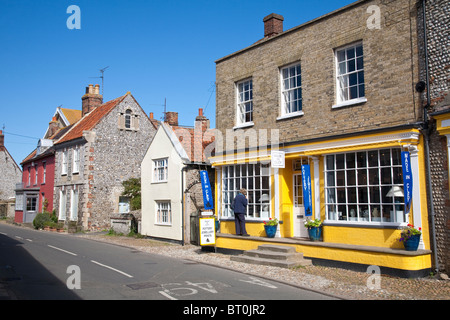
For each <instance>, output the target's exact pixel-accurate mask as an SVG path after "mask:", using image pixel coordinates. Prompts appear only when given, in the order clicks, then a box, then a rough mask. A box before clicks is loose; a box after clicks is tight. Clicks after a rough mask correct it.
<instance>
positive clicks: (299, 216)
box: [293, 173, 308, 238]
mask: <svg viewBox="0 0 450 320" xmlns="http://www.w3.org/2000/svg"><path fill="white" fill-rule="evenodd" d="M293 178H294V179H293V184H294V188H293V199H294V237H302V238H303V237H305V238H306V237H308V229H306V228H305V220H306V217H305V206H304V205H303V188H302V175H301V174H300V173H299V174H294V177H293Z"/></svg>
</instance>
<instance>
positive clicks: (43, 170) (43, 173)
mask: <svg viewBox="0 0 450 320" xmlns="http://www.w3.org/2000/svg"><path fill="white" fill-rule="evenodd" d="M46 181H47V162H46V161H43V162H42V184H45V183H46Z"/></svg>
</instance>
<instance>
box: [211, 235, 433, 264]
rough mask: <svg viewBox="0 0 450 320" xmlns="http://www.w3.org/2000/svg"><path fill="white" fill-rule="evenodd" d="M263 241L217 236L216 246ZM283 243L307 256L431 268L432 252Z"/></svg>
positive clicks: (247, 247) (244, 245) (252, 245)
mask: <svg viewBox="0 0 450 320" xmlns="http://www.w3.org/2000/svg"><path fill="white" fill-rule="evenodd" d="M261 244H262V243H261V241H257V240H247V239H246V240H245V241H242V239H239V238H237V239H235V238H220V237H219V238H217V240H216V246H217V247H218V248H228V249H230V248H231V249H234V250H242V251H246V250H254V249H257V248H258V246H259V245H261ZM264 244H275V245H280V243H278V242H271V241H270V240H268V241H264ZM282 245H285V246H290V247H294V248H295V249H296V251H297V252H302V253H303V255H304V256H305V257H307V258H318V259H325V260H331V261H342V262H348V263H357V264H363V265H376V266H380V267H388V268H394V269H400V270H410V271H416V270H424V269H429V268H431V266H432V265H431V254H425V255H402V254H393V253H384V252H373V251H364V250H353V249H344V248H337V247H326V246H320V245H319V246H315V245H302V244H285V243H283V244H282Z"/></svg>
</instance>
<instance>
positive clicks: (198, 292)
mask: <svg viewBox="0 0 450 320" xmlns="http://www.w3.org/2000/svg"><path fill="white" fill-rule="evenodd" d="M0 282H3V284H4V286H5V285H6V288H7V289H8V290H10V292H12V293H13V297H15V298H16V299H18V300H33V299H40V300H46V299H51V300H54V299H63V300H77V299H83V300H94V299H96V300H129V299H133V300H135V299H139V300H140V299H144V300H191V301H212V300H228V301H246V300H256V301H261V300H263V301H264V300H310V299H312V300H325V299H326V300H329V299H335V298H333V297H330V296H328V295H325V294H320V293H317V292H314V291H309V290H305V289H300V288H297V287H293V286H289V285H286V284H280V283H278V282H275V281H270V280H267V279H262V278H258V277H256V276H251V275H248V274H242V273H239V272H234V271H230V270H225V269H222V268H217V267H214V266H209V265H204V264H200V263H196V262H193V261H187V260H182V259H174V258H170V257H163V256H161V255H154V254H150V253H145V252H141V251H137V250H133V249H130V248H126V247H121V246H117V245H112V244H108V243H101V242H96V241H92V240H88V239H83V238H80V237H75V236H72V235H69V234H57V233H52V232H45V231H36V230H32V229H28V228H20V227H17V226H13V225H7V224H0ZM0 289H1V286H0ZM0 292H2V291H1V290H0ZM189 307H190V308H191V309H190V311H189V310H187V311H189V312H195V310H196V309H195V307H192V306H189ZM192 308H194V309H192ZM205 310H206V309H205ZM197 311H198V310H197ZM216 311H217V310H216Z"/></svg>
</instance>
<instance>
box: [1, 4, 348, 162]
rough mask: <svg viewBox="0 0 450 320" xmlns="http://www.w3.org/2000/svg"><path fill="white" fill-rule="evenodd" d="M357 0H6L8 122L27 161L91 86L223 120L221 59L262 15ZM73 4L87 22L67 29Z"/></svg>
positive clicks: (257, 35) (297, 14)
mask: <svg viewBox="0 0 450 320" xmlns="http://www.w3.org/2000/svg"><path fill="white" fill-rule="evenodd" d="M352 2H354V1H353V0H323V1H306V0H284V1H279V0H220V1H219V0H185V1H179V0H165V1H163V0H161V1H153V0H132V1H131V0H129V1H126V0H70V1H65V0H39V1H36V0H0V43H1V48H0V67H1V71H0V93H1V96H2V99H1V102H0V110H1V112H0V130H1V129H2V127H3V126H5V129H4V131H5V145H6V147H7V149H8V151H9V152H10V153H11V154H12V156H13V157H14V159H15V160H16V162H17V163H20V162H21V161H22V160H23V159H24V158H25V157H26V156H27V155H28V154H29V153H30V152H31V151H33V149H34V148H35V147H36V144H37V139H39V138H42V137H43V135H44V133H45V131H46V129H47V126H48V122H49V121H50V120H51V117H52V116H53V114H54V112H55V110H56V108H57V107H58V106H60V105H62V107H63V108H71V109H81V96H82V95H83V94H84V92H85V87H86V86H87V85H88V84H90V83H92V84H96V83H98V84H100V85H101V79H99V78H91V77H99V76H100V75H101V74H100V71H99V70H100V69H102V68H104V67H106V66H109V68H108V69H107V70H106V71H105V73H104V75H105V79H104V80H105V88H104V99H103V100H104V102H106V101H109V100H111V99H114V98H116V97H119V96H122V95H123V94H125V93H126V92H127V91H130V92H131V93H132V94H133V96H134V97H135V98H136V100H137V101H138V103H139V104H140V105H141V107H142V108H143V109H144V111H145V112H146V113H147V114H148V113H150V112H153V113H154V114H155V118H157V119H161V118H162V116H163V111H164V107H163V104H164V100H165V99H167V111H176V112H178V113H179V122H180V124H182V125H193V122H194V118H195V116H196V115H197V113H198V108H203V109H204V110H205V115H206V116H207V117H208V118H209V119H210V120H211V126H212V127H214V125H215V91H214V90H215V86H214V81H215V60H217V59H219V58H222V57H224V56H226V55H228V54H230V53H233V52H235V51H238V50H240V49H243V48H245V47H247V46H249V45H251V44H253V43H254V42H256V41H258V40H259V39H261V38H262V37H263V36H264V25H263V22H262V19H263V18H264V17H265V16H266V15H268V14H270V13H278V14H281V15H282V16H284V30H288V29H290V28H293V27H295V26H297V25H300V24H302V23H304V22H307V21H309V20H312V19H314V18H317V17H319V16H321V15H323V14H326V13H328V12H331V11H333V10H336V9H338V8H341V7H343V6H345V5H347V4H350V3H352ZM70 5H77V6H78V7H79V8H80V13H81V15H80V16H81V29H79V30H77V29H73V30H70V29H68V28H67V25H66V22H67V19H68V18H69V17H70V16H71V14H70V13H67V12H66V11H67V8H68V7H69V6H70Z"/></svg>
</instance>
